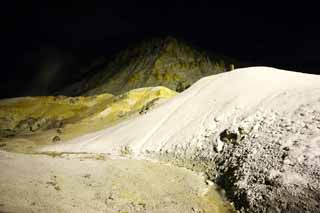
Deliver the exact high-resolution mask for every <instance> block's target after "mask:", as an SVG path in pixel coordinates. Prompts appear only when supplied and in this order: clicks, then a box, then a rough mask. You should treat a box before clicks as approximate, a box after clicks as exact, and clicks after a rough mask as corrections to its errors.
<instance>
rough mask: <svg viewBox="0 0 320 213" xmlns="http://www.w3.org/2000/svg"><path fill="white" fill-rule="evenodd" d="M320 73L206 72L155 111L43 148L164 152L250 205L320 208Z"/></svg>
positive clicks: (240, 204) (147, 154)
mask: <svg viewBox="0 0 320 213" xmlns="http://www.w3.org/2000/svg"><path fill="white" fill-rule="evenodd" d="M319 117H320V76H316V75H309V74H301V73H295V72H289V71H284V70H277V69H273V68H266V67H252V68H246V69H238V70H235V71H233V72H228V73H223V74H219V75H215V76H210V77H206V78H203V79H201V80H200V81H198V82H197V83H195V84H194V85H193V86H192V87H191V88H189V89H188V90H186V91H185V92H183V93H182V94H179V95H178V96H176V97H175V98H173V99H171V100H169V101H168V102H167V103H166V104H164V105H162V106H160V107H158V108H157V109H154V110H153V111H151V112H150V113H148V114H146V115H143V116H140V117H136V118H133V119H130V120H127V121H124V122H121V123H119V124H117V125H115V126H113V127H110V128H107V129H104V130H101V131H99V132H95V133H91V134H88V135H85V136H82V137H79V138H76V139H73V140H71V141H69V142H68V143H63V144H57V145H51V146H47V147H45V148H42V149H40V150H39V151H46V152H47V151H54V152H90V153H109V154H111V155H113V156H118V155H119V154H121V153H122V151H123V150H125V151H127V152H126V153H128V154H130V155H131V156H134V157H136V158H141V157H142V158H157V159H162V160H169V161H171V162H176V163H178V164H180V165H183V166H187V167H191V168H193V169H199V170H201V171H205V172H206V173H207V175H208V177H209V178H211V179H212V180H214V181H215V182H216V183H218V184H219V185H220V186H222V187H223V188H225V190H226V192H227V196H228V197H229V199H231V200H232V201H234V202H235V204H236V206H237V208H239V209H240V208H244V209H246V211H248V212H270V211H271V212H278V211H281V210H284V209H285V210H286V211H288V212H302V211H309V212H317V211H318V209H319V208H318V207H319V200H320V193H319V191H320V181H319V180H320V172H319V171H320V119H319Z"/></svg>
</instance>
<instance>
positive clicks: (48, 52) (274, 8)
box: [0, 1, 320, 96]
mask: <svg viewBox="0 0 320 213" xmlns="http://www.w3.org/2000/svg"><path fill="white" fill-rule="evenodd" d="M66 2H69V3H66ZM81 2H82V1H74V2H73V3H72V1H65V2H63V3H61V4H57V3H56V4H50V3H46V2H45V1H21V2H20V1H19V2H18V1H16V2H15V1H11V3H7V5H3V6H2V7H1V9H2V11H1V16H2V20H3V21H4V25H3V29H2V31H3V33H2V39H1V41H2V45H1V46H2V53H3V54H2V55H3V57H2V61H3V63H2V65H3V66H2V70H1V76H2V77H1V82H0V83H1V91H2V93H7V94H8V95H2V96H10V95H9V94H14V93H12V92H11V93H9V92H8V91H5V90H11V88H13V85H18V84H19V86H18V87H19V88H18V87H17V90H18V89H20V90H21V88H23V87H24V86H22V85H20V83H21V82H24V84H25V85H26V87H30V84H32V82H33V80H34V78H35V77H34V76H36V75H38V74H39V72H40V70H41V69H40V68H39V67H41V62H43V61H46V60H47V61H49V62H50V60H53V61H59V60H60V61H61V60H62V61H64V62H63V63H62V64H63V66H64V68H65V67H67V68H68V67H70V70H73V71H74V70H77V68H78V67H79V66H81V63H86V62H89V61H90V60H92V59H93V58H95V57H97V56H100V55H106V56H111V55H114V54H115V53H116V52H117V51H119V50H121V49H124V48H126V47H128V46H129V45H131V44H134V43H136V42H138V41H142V40H145V39H148V38H153V37H159V36H167V35H171V36H174V37H177V38H181V39H183V40H186V41H188V42H190V43H192V44H193V45H195V46H197V47H199V48H202V49H203V50H208V51H210V52H215V53H218V54H223V55H226V56H229V57H234V58H237V59H239V60H243V61H246V62H250V63H253V64H258V65H267V66H274V67H278V68H285V69H289V70H295V71H301V72H308V73H316V74H320V64H319V63H318V62H319V61H320V56H319V50H320V37H319V36H320V28H319V20H320V19H319V15H318V14H319V12H318V11H317V7H312V5H308V6H307V7H306V6H302V5H293V4H290V5H279V4H272V5H271V4H270V5H269V4H264V3H261V2H258V3H256V4H255V5H252V4H250V5H249V4H248V5H245V4H244V3H242V4H241V5H231V6H228V7H227V6H219V5H216V3H208V2H211V1H208V2H207V3H199V1H194V2H193V3H192V4H186V3H183V1H179V2H175V3H174V2H173V1H171V2H170V1H168V2H165V1H158V2H157V3H154V5H146V4H145V3H143V2H141V1H137V2H140V3H137V2H135V1H127V2H126V1H122V2H121V1H119V3H117V4H115V3H113V4H109V3H108V2H109V1H104V2H105V3H104V4H98V3H89V4H85V3H81ZM83 2H92V1H83ZM212 2H214V1H212ZM52 58H53V59H52ZM65 70H66V69H65ZM67 70H68V69H67ZM28 84H29V85H28ZM14 95H15V94H14Z"/></svg>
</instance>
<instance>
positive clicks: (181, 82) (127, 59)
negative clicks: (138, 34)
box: [56, 37, 233, 96]
mask: <svg viewBox="0 0 320 213" xmlns="http://www.w3.org/2000/svg"><path fill="white" fill-rule="evenodd" d="M231 64H232V63H231V60H230V59H227V58H226V57H222V56H221V57H217V56H216V57H211V56H209V55H208V54H206V53H204V52H202V51H199V50H197V49H195V48H193V47H192V46H191V45H189V44H187V43H186V42H182V41H178V40H177V39H175V38H172V37H166V38H165V39H153V40H149V41H146V42H142V43H141V44H140V45H137V46H135V47H132V48H128V49H126V50H124V51H122V52H120V53H119V54H118V55H117V56H115V58H114V59H113V60H111V62H109V61H108V60H106V59H104V58H103V57H102V58H100V59H98V60H97V61H95V62H94V63H92V64H91V65H90V66H89V67H88V68H86V69H84V70H85V73H86V75H84V76H83V77H82V79H81V80H79V81H77V82H76V83H73V84H71V85H69V86H67V87H66V88H64V89H62V90H60V91H58V92H56V93H57V94H63V95H67V96H76V95H96V94H101V93H111V94H114V95H118V94H122V93H124V92H127V91H129V90H131V89H136V88H141V87H152V86H164V87H167V88H169V89H171V90H175V91H177V92H181V91H183V90H185V89H186V88H188V87H189V86H190V85H192V84H193V83H194V82H195V81H197V80H199V79H200V78H202V77H205V76H208V75H213V74H217V73H221V72H224V71H226V70H227V69H229V68H230V67H232V66H233V65H231Z"/></svg>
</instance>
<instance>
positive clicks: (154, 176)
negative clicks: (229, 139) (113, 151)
mask: <svg viewBox="0 0 320 213" xmlns="http://www.w3.org/2000/svg"><path fill="white" fill-rule="evenodd" d="M0 170H1V175H0V212H226V208H225V207H224V204H223V203H222V201H221V199H219V198H218V197H217V194H215V192H214V190H213V187H212V186H209V185H207V184H205V181H204V178H203V177H202V176H201V175H199V174H196V173H193V172H191V171H189V170H186V169H184V168H177V167H174V166H170V165H165V164H160V163H152V162H147V161H138V160H132V159H114V160H111V159H109V158H108V157H107V156H105V155H90V154H77V155H75V154H64V155H61V156H56V157H52V156H48V155H25V154H17V153H9V152H5V151H0Z"/></svg>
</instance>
